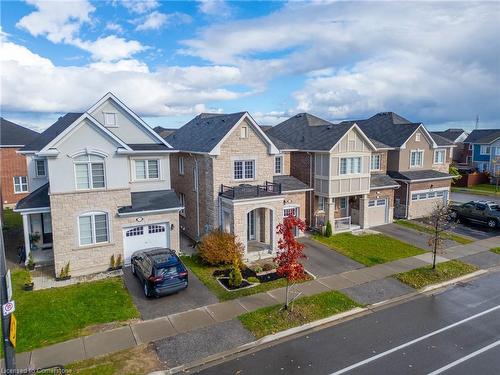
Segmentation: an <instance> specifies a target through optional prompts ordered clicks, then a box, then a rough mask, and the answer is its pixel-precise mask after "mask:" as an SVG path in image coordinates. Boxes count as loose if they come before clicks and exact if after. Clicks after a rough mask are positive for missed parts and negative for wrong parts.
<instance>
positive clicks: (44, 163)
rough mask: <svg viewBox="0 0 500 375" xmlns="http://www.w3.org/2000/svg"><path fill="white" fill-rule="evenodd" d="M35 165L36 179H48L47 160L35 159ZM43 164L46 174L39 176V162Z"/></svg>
mask: <svg viewBox="0 0 500 375" xmlns="http://www.w3.org/2000/svg"><path fill="white" fill-rule="evenodd" d="M33 161H34V164H35V176H34V178H45V177H47V160H46V159H44V158H33ZM39 161H41V162H43V171H44V174H38V162H39Z"/></svg>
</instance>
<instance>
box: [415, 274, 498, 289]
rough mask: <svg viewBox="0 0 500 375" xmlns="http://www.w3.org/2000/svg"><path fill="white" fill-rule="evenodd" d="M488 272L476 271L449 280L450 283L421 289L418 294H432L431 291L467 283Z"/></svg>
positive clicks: (446, 282)
mask: <svg viewBox="0 0 500 375" xmlns="http://www.w3.org/2000/svg"><path fill="white" fill-rule="evenodd" d="M487 272H488V270H478V271H475V272H472V273H468V274H467V275H464V276H460V277H457V278H455V279H451V280H448V281H443V282H442V283H438V284H432V285H428V286H426V287H423V288H420V289H419V291H418V292H419V293H427V292H430V291H433V290H436V289H440V288H443V287H445V286H448V285H452V284H456V283H458V282H460V281H465V280H469V279H472V278H474V277H476V276H480V275H483V274H485V273H487Z"/></svg>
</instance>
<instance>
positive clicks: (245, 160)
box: [232, 158, 257, 182]
mask: <svg viewBox="0 0 500 375" xmlns="http://www.w3.org/2000/svg"><path fill="white" fill-rule="evenodd" d="M232 162H233V172H232V174H233V175H232V177H233V181H235V182H239V181H255V180H256V179H257V159H256V158H251V159H234V160H232ZM237 162H240V163H242V164H241V176H242V178H236V176H235V163H237ZM247 162H252V163H253V177H252V178H246V177H245V164H246V163H247Z"/></svg>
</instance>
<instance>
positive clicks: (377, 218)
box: [368, 198, 389, 227]
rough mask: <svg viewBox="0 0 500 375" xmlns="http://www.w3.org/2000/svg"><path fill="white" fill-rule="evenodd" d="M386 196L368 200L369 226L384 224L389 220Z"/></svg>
mask: <svg viewBox="0 0 500 375" xmlns="http://www.w3.org/2000/svg"><path fill="white" fill-rule="evenodd" d="M388 213H389V207H388V204H387V198H383V199H371V200H369V201H368V223H369V225H370V227H374V226H376V225H382V224H386V223H387V222H388V221H389V217H388V216H389V215H388Z"/></svg>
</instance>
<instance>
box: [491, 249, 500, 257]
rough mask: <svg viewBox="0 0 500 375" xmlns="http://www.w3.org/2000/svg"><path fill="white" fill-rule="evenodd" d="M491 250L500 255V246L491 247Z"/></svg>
mask: <svg viewBox="0 0 500 375" xmlns="http://www.w3.org/2000/svg"><path fill="white" fill-rule="evenodd" d="M490 251H491V252H492V253H495V254H498V255H500V247H494V248H491V249H490Z"/></svg>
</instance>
